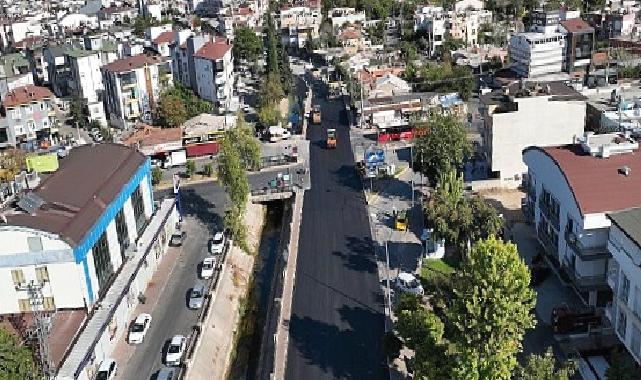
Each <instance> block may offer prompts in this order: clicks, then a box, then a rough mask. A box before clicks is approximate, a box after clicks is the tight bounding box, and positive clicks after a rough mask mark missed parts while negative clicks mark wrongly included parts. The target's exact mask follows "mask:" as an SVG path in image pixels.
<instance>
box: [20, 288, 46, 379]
mask: <svg viewBox="0 0 641 380" xmlns="http://www.w3.org/2000/svg"><path fill="white" fill-rule="evenodd" d="M42 287H43V285H42V284H41V283H38V282H35V281H31V282H28V283H24V284H19V285H18V286H17V289H18V290H23V291H27V294H28V295H29V305H30V306H31V311H32V313H33V323H34V330H35V333H36V338H37V339H38V350H39V353H40V367H41V369H42V375H43V378H44V379H45V380H49V379H51V378H52V377H53V372H54V369H53V365H52V362H51V351H50V348H49V329H50V327H51V324H50V319H49V317H48V316H47V315H46V314H45V313H44V302H43V301H44V298H43V296H42Z"/></svg>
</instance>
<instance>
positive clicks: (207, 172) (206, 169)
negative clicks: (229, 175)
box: [203, 162, 214, 177]
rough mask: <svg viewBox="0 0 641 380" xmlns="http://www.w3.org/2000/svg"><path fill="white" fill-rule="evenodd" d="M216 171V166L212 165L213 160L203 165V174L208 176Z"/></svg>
mask: <svg viewBox="0 0 641 380" xmlns="http://www.w3.org/2000/svg"><path fill="white" fill-rule="evenodd" d="M213 173H214V167H213V166H212V164H211V162H210V163H207V164H205V166H203V174H204V175H205V176H207V177H211V175H212V174H213Z"/></svg>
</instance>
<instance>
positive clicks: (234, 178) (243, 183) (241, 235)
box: [218, 130, 249, 251]
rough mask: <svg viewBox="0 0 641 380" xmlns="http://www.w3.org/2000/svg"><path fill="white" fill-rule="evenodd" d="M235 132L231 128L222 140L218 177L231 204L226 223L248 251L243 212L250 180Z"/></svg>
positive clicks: (226, 215) (238, 241)
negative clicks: (237, 144)
mask: <svg viewBox="0 0 641 380" xmlns="http://www.w3.org/2000/svg"><path fill="white" fill-rule="evenodd" d="M234 137H235V136H234V132H233V131H232V130H229V131H227V132H225V136H224V138H223V139H222V141H221V142H220V151H219V154H218V179H219V181H220V183H221V184H222V185H223V187H224V188H225V192H226V193H227V196H228V197H229V200H230V202H229V206H228V208H227V210H226V211H225V217H224V223H225V226H226V227H227V228H229V229H230V230H231V231H232V233H233V236H234V241H236V242H237V243H238V244H239V246H240V247H241V248H242V249H244V250H245V251H248V246H247V241H246V239H247V231H246V228H245V224H244V222H243V214H244V210H245V206H246V204H247V200H248V198H249V182H248V180H247V173H246V169H245V167H246V166H245V164H244V163H243V161H242V159H241V155H240V153H239V150H238V149H237V146H236V141H235V140H234Z"/></svg>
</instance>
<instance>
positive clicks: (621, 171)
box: [619, 165, 632, 177]
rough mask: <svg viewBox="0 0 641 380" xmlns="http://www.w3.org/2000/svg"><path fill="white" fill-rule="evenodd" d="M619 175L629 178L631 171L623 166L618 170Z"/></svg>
mask: <svg viewBox="0 0 641 380" xmlns="http://www.w3.org/2000/svg"><path fill="white" fill-rule="evenodd" d="M619 174H622V175H624V176H626V177H629V176H630V174H632V170H631V169H630V167H629V166H627V165H626V166H623V167H621V168H619Z"/></svg>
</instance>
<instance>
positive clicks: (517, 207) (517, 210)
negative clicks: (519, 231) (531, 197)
mask: <svg viewBox="0 0 641 380" xmlns="http://www.w3.org/2000/svg"><path fill="white" fill-rule="evenodd" d="M479 195H481V196H482V197H483V198H485V199H486V200H487V201H488V202H489V203H490V204H491V205H492V206H494V207H496V209H497V210H498V212H499V213H501V214H503V217H504V218H505V220H506V222H507V224H508V225H511V224H513V223H515V222H523V221H524V219H523V213H522V212H521V199H523V197H525V193H524V192H523V191H521V190H512V189H490V190H481V191H479Z"/></svg>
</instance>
